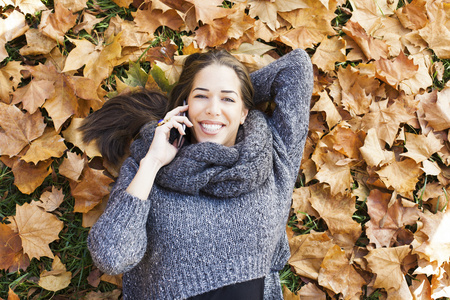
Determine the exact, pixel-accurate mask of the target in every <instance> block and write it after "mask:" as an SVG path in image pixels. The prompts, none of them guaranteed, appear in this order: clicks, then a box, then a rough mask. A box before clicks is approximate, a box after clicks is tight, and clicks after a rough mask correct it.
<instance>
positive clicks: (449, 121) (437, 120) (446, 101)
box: [422, 87, 450, 131]
mask: <svg viewBox="0 0 450 300" xmlns="http://www.w3.org/2000/svg"><path fill="white" fill-rule="evenodd" d="M449 97H450V87H447V88H445V89H443V90H442V91H440V92H438V93H437V97H436V99H433V98H431V99H430V100H429V101H423V102H422V106H423V109H424V112H425V120H426V121H427V122H428V125H429V126H431V127H433V128H434V130H436V131H439V130H445V129H447V128H450V114H449V113H448V112H449V111H450V98H449Z"/></svg>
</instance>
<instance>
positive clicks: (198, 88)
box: [193, 87, 238, 95]
mask: <svg viewBox="0 0 450 300" xmlns="http://www.w3.org/2000/svg"><path fill="white" fill-rule="evenodd" d="M195 90H201V91H205V92H209V90H208V89H205V88H202V87H196V88H195V89H193V91H195ZM221 92H222V93H233V94H236V95H238V93H236V92H235V91H232V90H221Z"/></svg>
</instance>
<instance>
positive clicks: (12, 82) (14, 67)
mask: <svg viewBox="0 0 450 300" xmlns="http://www.w3.org/2000/svg"><path fill="white" fill-rule="evenodd" d="M0 59H1V57H0ZM23 69H24V67H22V66H21V65H20V62H19V61H10V62H8V63H7V64H6V66H4V67H2V68H0V86H1V88H0V101H3V102H4V103H6V104H9V103H10V102H11V101H10V99H9V95H10V94H11V93H12V92H13V91H14V89H15V88H17V86H18V85H19V83H20V80H21V79H22V74H21V73H20V72H21V71H22V70H23Z"/></svg>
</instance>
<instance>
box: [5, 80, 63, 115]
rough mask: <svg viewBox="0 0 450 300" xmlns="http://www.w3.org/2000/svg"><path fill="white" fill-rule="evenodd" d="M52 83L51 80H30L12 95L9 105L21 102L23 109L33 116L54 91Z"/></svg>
mask: <svg viewBox="0 0 450 300" xmlns="http://www.w3.org/2000/svg"><path fill="white" fill-rule="evenodd" d="M53 83H54V82H53V81H51V80H32V81H31V82H30V83H29V84H27V85H26V86H24V87H21V88H18V89H17V90H16V91H15V92H14V93H13V101H12V103H11V104H17V103H20V102H22V104H23V109H25V110H26V111H28V112H29V113H30V114H33V113H34V112H35V111H36V110H37V109H38V108H39V107H41V106H42V104H44V102H45V100H46V99H48V98H49V97H50V95H51V94H52V93H53V91H54V89H55V88H54V86H53Z"/></svg>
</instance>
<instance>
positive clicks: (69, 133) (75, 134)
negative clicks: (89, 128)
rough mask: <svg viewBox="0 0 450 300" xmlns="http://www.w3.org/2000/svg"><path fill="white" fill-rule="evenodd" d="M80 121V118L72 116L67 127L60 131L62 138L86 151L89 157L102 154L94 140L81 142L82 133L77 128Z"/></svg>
mask: <svg viewBox="0 0 450 300" xmlns="http://www.w3.org/2000/svg"><path fill="white" fill-rule="evenodd" d="M82 121H83V119H82V118H73V119H72V122H70V125H69V127H67V129H66V130H64V131H63V132H62V134H63V136H64V138H65V139H66V141H68V142H69V143H72V144H74V145H75V146H77V147H78V148H80V149H81V150H82V151H84V152H86V154H87V155H88V156H89V157H94V156H102V155H101V154H100V151H99V150H98V147H97V144H96V143H95V141H91V142H90V143H89V144H85V143H84V142H83V135H82V133H81V132H80V131H79V130H78V128H79V127H80V126H81V122H82Z"/></svg>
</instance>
